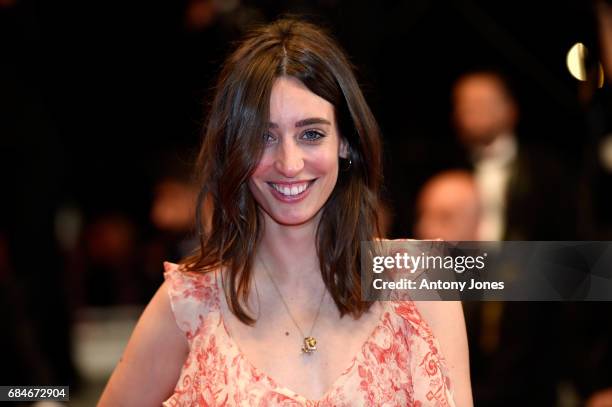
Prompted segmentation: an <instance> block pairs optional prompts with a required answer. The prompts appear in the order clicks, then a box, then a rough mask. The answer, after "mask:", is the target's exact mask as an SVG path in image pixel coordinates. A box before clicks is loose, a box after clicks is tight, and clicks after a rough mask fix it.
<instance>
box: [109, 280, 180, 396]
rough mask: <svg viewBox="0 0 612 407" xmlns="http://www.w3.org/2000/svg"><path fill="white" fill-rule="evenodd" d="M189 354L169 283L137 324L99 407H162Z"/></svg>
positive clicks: (146, 309)
mask: <svg viewBox="0 0 612 407" xmlns="http://www.w3.org/2000/svg"><path fill="white" fill-rule="evenodd" d="M188 353H189V345H188V343H187V339H186V337H185V334H184V333H183V332H182V331H181V330H180V329H179V327H178V326H177V324H176V321H175V319H174V315H173V313H172V308H171V304H170V299H169V295H168V282H167V281H166V282H164V283H163V284H162V285H161V287H160V288H159V289H158V290H157V293H155V295H154V296H153V298H152V299H151V301H150V302H149V304H148V305H147V307H146V308H145V310H144V312H143V314H142V316H141V317H140V319H139V321H138V323H137V324H136V327H135V328H134V332H133V333H132V336H131V338H130V340H129V342H128V344H127V347H126V348H125V351H124V353H123V356H122V357H121V359H120V360H119V363H118V364H117V367H116V368H115V370H114V372H113V374H112V376H111V378H110V380H109V382H108V384H107V385H106V388H105V389H104V393H103V394H102V397H101V399H100V401H99V404H98V406H99V407H104V406H124V405H125V406H128V405H129V406H151V405H161V403H162V402H163V401H164V400H165V399H167V398H168V397H169V396H170V395H171V394H172V391H173V389H174V386H175V385H176V382H177V381H178V378H179V374H180V371H181V366H182V364H183V362H184V361H185V359H186V357H187V355H188Z"/></svg>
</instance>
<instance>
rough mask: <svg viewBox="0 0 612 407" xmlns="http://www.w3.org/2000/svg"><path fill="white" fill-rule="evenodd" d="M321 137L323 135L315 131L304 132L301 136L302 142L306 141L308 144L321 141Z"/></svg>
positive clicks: (323, 135)
mask: <svg viewBox="0 0 612 407" xmlns="http://www.w3.org/2000/svg"><path fill="white" fill-rule="evenodd" d="M323 137H325V134H323V133H321V132H319V131H317V130H306V131H305V132H304V133H303V134H302V140H304V141H308V142H315V141H319V140H321V139H322V138H323Z"/></svg>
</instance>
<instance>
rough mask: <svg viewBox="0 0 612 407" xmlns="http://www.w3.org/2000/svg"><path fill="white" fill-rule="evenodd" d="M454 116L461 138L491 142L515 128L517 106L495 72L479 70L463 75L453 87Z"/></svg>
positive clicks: (470, 143)
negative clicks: (475, 72) (479, 71)
mask: <svg viewBox="0 0 612 407" xmlns="http://www.w3.org/2000/svg"><path fill="white" fill-rule="evenodd" d="M453 109H454V112H453V118H454V124H455V127H456V129H457V132H458V134H459V137H460V139H461V141H462V142H463V143H464V144H465V145H467V146H468V147H471V146H482V145H485V146H486V145H488V144H490V143H491V142H492V141H494V140H495V138H496V137H497V136H499V135H501V134H503V133H507V132H512V131H513V130H514V126H515V124H516V119H517V110H516V106H515V103H514V101H513V100H512V98H511V96H510V95H509V94H508V92H507V91H506V88H505V86H504V84H503V83H502V81H501V79H499V78H498V77H497V76H495V75H494V74H487V73H478V74H471V75H468V76H464V77H462V78H460V79H459V80H458V81H457V83H456V84H455V87H454V90H453Z"/></svg>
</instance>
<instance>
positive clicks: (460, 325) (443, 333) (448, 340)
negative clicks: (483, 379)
mask: <svg viewBox="0 0 612 407" xmlns="http://www.w3.org/2000/svg"><path fill="white" fill-rule="evenodd" d="M414 304H415V306H416V307H417V309H418V310H419V313H420V314H421V316H422V317H423V319H424V320H425V321H426V322H427V324H428V325H429V327H430V328H431V330H432V332H433V334H434V336H435V337H436V338H437V339H438V342H439V343H440V348H441V349H440V351H441V353H442V355H443V357H444V359H445V360H446V364H447V366H448V368H449V374H450V379H451V383H454V385H453V392H454V396H455V402H456V405H457V406H458V407H464V406H472V405H473V401H472V390H471V384H470V368H469V353H468V344H467V335H466V331H465V320H464V318H463V309H462V307H461V302H459V301H415V302H414Z"/></svg>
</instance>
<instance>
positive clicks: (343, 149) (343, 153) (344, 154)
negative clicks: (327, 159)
mask: <svg viewBox="0 0 612 407" xmlns="http://www.w3.org/2000/svg"><path fill="white" fill-rule="evenodd" d="M338 155H339V156H340V158H348V157H349V144H348V142H347V141H346V140H345V139H344V138H341V139H340V152H339V153H338Z"/></svg>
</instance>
